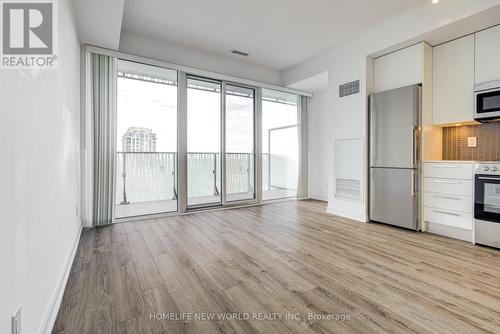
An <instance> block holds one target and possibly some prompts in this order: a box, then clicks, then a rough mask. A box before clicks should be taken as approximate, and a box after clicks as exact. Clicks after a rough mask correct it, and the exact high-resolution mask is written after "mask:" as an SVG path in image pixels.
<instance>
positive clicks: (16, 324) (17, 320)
mask: <svg viewBox="0 0 500 334" xmlns="http://www.w3.org/2000/svg"><path fill="white" fill-rule="evenodd" d="M11 323H12V326H11V328H12V330H11V332H12V334H21V306H19V308H18V309H17V311H16V314H14V316H12V320H11Z"/></svg>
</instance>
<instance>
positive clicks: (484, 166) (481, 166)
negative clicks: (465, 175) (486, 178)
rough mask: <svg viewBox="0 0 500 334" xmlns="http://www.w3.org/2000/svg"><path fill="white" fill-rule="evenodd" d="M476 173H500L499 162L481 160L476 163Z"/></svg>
mask: <svg viewBox="0 0 500 334" xmlns="http://www.w3.org/2000/svg"><path fill="white" fill-rule="evenodd" d="M475 173H476V174H486V175H500V163H499V162H481V163H477V164H476V168H475Z"/></svg>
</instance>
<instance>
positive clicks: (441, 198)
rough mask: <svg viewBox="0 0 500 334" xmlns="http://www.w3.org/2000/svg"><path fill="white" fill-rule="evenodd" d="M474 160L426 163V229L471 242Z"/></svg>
mask: <svg viewBox="0 0 500 334" xmlns="http://www.w3.org/2000/svg"><path fill="white" fill-rule="evenodd" d="M473 176H474V165H473V163H472V162H471V163H464V162H451V161H434V162H426V163H424V184H423V187H424V188H423V191H424V203H423V204H424V221H425V223H426V226H427V229H426V230H427V231H428V232H431V233H435V234H441V235H445V236H448V237H452V238H457V239H462V240H467V241H472V224H473V203H474V201H473V192H474V186H473Z"/></svg>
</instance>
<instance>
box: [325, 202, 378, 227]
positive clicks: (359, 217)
mask: <svg viewBox="0 0 500 334" xmlns="http://www.w3.org/2000/svg"><path fill="white" fill-rule="evenodd" d="M326 212H328V213H331V214H332V215H336V216H340V217H344V218H348V219H352V220H356V221H359V222H361V223H366V222H368V219H367V217H366V214H364V213H360V212H351V211H347V210H338V209H333V208H332V207H330V206H328V207H327V208H326Z"/></svg>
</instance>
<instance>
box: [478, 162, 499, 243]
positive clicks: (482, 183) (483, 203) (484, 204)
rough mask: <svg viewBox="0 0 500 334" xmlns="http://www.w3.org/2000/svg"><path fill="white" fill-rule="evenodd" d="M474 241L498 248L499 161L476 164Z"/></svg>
mask: <svg viewBox="0 0 500 334" xmlns="http://www.w3.org/2000/svg"><path fill="white" fill-rule="evenodd" d="M474 192H475V195H474V219H475V224H474V226H475V227H474V232H475V242H476V243H478V244H482V245H487V246H491V247H497V248H500V163H480V164H476V171H475V182H474Z"/></svg>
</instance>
